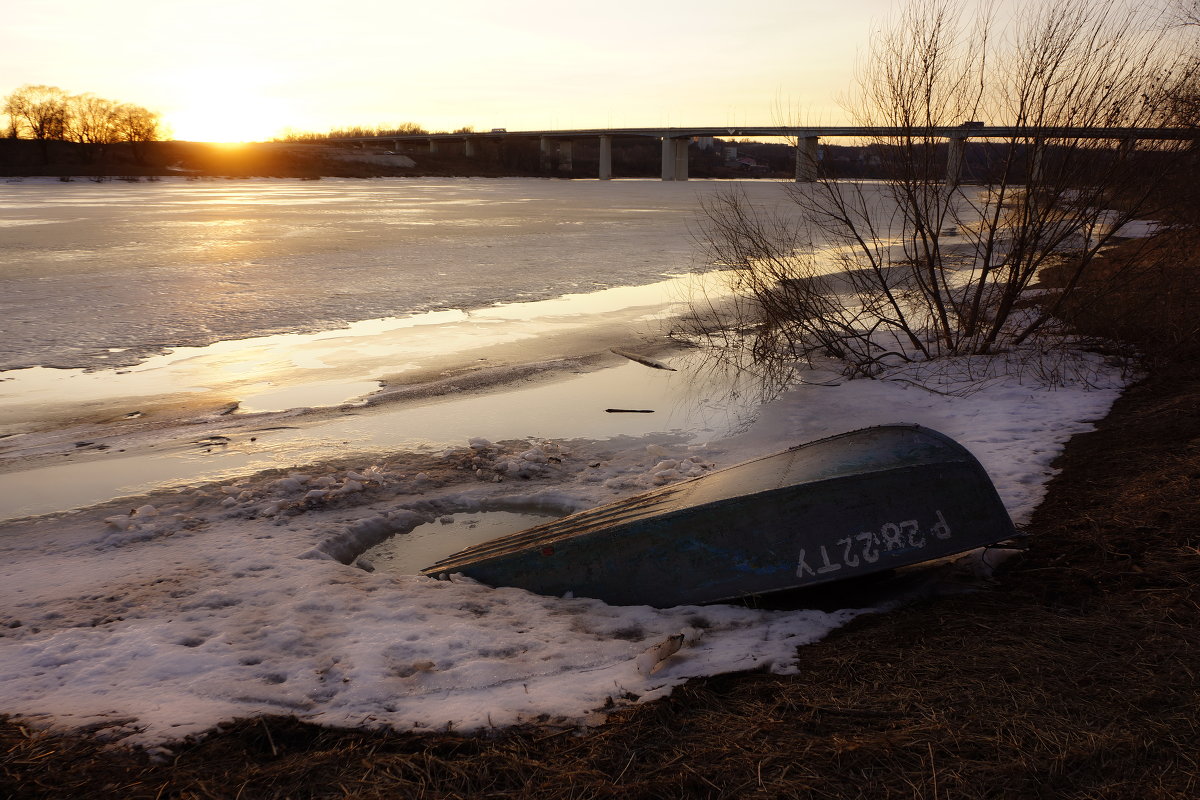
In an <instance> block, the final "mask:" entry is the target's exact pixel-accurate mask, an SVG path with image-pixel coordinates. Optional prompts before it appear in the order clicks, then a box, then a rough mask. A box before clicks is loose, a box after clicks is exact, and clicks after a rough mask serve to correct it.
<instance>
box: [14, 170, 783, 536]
mask: <svg viewBox="0 0 1200 800" xmlns="http://www.w3.org/2000/svg"><path fill="white" fill-rule="evenodd" d="M729 186H730V184H728V183H724V182H689V183H663V182H661V181H638V180H633V181H611V182H589V181H552V180H530V179H514V180H466V179H450V180H443V179H420V180H373V181H356V180H321V181H296V180H250V181H247V180H238V181H225V180H209V181H187V180H170V181H158V182H143V183H119V182H115V183H104V184H96V183H92V182H87V181H77V182H73V183H62V182H59V181H49V180H31V181H23V182H15V183H7V184H3V185H0V236H2V237H3V240H4V247H3V248H2V249H0V285H2V286H3V292H2V294H0V369H3V370H4V371H3V372H0V436H2V437H3V438H0V480H3V481H4V482H5V483H6V484H7V487H8V491H6V492H5V493H4V496H5V499H4V500H2V501H0V518H4V517H6V516H12V515H14V514H24V513H43V512H46V511H55V510H61V509H63V508H70V507H74V506H76V505H78V504H85V503H94V502H98V501H101V500H105V499H108V498H110V497H116V496H121V495H123V494H136V493H139V492H141V491H143V490H145V489H147V488H151V487H154V486H160V485H169V484H172V483H182V482H186V481H195V480H200V479H212V478H214V477H220V476H228V475H231V474H236V473H238V472H245V471H253V470H260V469H265V468H270V467H275V466H280V465H281V464H302V463H308V462H311V461H317V460H322V459H324V458H331V457H335V456H340V455H345V454H347V453H351V452H358V451H379V450H382V449H389V448H419V447H421V446H438V445H444V444H447V443H451V442H459V443H461V441H464V440H465V439H466V438H467V437H469V436H472V435H485V436H491V437H529V436H535V437H537V436H540V437H577V436H588V437H609V436H616V435H622V434H628V435H643V434H646V433H650V432H656V431H669V432H675V433H685V434H688V435H692V436H696V435H705V436H713V435H717V434H719V433H722V432H727V431H728V430H729V429H731V427H736V425H737V424H739V423H740V422H741V421H744V420H745V419H746V417H747V416H748V415H749V414H751V413H752V403H751V402H750V398H748V397H745V396H741V397H740V399H737V400H735V401H732V402H731V396H732V395H731V392H730V390H729V386H728V384H727V383H726V382H725V381H724V378H723V377H720V376H718V377H715V378H714V376H712V375H709V374H707V373H705V374H703V375H700V377H697V376H698V374H699V373H698V369H697V365H696V364H695V363H692V362H688V364H687V366H688V368H687V369H683V370H681V371H680V372H667V371H658V370H649V369H646V368H645V367H642V366H640V365H635V364H633V363H632V362H628V361H625V360H623V359H622V358H620V357H619V356H615V355H613V354H612V353H611V352H609V351H610V348H613V347H617V348H618V349H631V348H632V349H635V350H641V351H643V352H646V351H649V352H651V353H653V352H656V351H658V350H659V349H660V348H661V346H662V342H661V337H662V333H663V328H664V324H663V322H664V320H668V321H669V320H671V319H672V318H673V317H674V315H677V314H679V313H683V312H685V311H686V310H687V300H688V293H689V291H691V287H690V285H689V284H690V283H691V281H692V280H693V279H691V278H685V277H681V276H683V275H685V274H687V273H689V272H692V271H693V270H695V268H696V267H697V266H698V265H696V264H695V263H694V258H695V255H694V254H695V251H696V247H695V242H694V240H693V236H694V235H695V231H696V223H697V220H698V215H699V213H700V206H701V203H702V202H703V198H705V197H706V196H712V195H713V194H714V193H716V192H719V191H723V190H725V189H727V188H729ZM737 186H738V188H739V189H740V190H742V191H745V192H747V193H748V194H749V195H750V196H751V197H753V198H754V199H755V201H756V202H759V203H763V204H776V203H779V202H780V201H781V200H782V199H783V195H782V193H781V192H780V187H779V186H778V185H776V184H772V183H768V182H744V183H739V184H737ZM663 355H664V357H665V358H668V359H670V358H682V356H680V355H676V356H671V355H670V354H669V353H664V354H663ZM685 360H686V359H685ZM681 363H682V362H681ZM596 370H602V371H603V374H602V375H595V374H594V373H595V371H596ZM547 376H552V377H554V378H556V379H557V380H555V381H551V383H553V384H554V385H553V386H550V385H547V381H546V380H545V378H546V377H547ZM535 379H536V380H535ZM532 383H537V384H538V385H537V386H533V385H531V384H532ZM498 387H502V388H503V389H504V391H497V389H498ZM484 389H488V390H489V391H490V394H488V395H486V396H481V394H480V392H481V391H482V390H484ZM466 390H477V391H474V392H469V391H466ZM580 398H586V399H587V400H588V402H587V403H586V404H581V403H580V402H579V400H580ZM385 400H391V401H397V400H404V401H405V402H403V403H397V402H390V403H387V402H383V401H385ZM612 406H615V407H636V408H639V409H642V408H646V409H653V410H654V411H655V412H656V413H655V414H653V415H616V414H606V413H604V411H605V409H606V408H607V407H612ZM212 437H221V438H217V439H214V438H212ZM213 442H217V443H218V445H216V446H213V445H212V443H213Z"/></svg>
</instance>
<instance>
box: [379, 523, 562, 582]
mask: <svg viewBox="0 0 1200 800" xmlns="http://www.w3.org/2000/svg"><path fill="white" fill-rule="evenodd" d="M559 516H561V515H559V514H549V513H545V512H543V513H532V512H528V511H479V512H475V513H470V514H466V513H460V514H454V515H452V516H451V517H450V518H449V521H448V522H443V521H442V520H445V519H447V517H445V516H443V517H441V519H439V520H435V521H433V522H428V523H425V524H424V525H418V526H417V527H415V528H413V529H412V531H411V532H409V533H405V534H399V535H396V536H391V537H389V538H388V539H386V540H385V541H383V542H381V543H380V544H377V545H375V546H374V547H372V548H371V549H369V550H367V551H366V552H364V553H363V554H362V557H363V558H364V559H366V560H367V561H370V562H371V564H372V565H373V566H374V567H375V569H376V570H378V571H380V572H386V573H389V574H393V575H415V574H417V573H418V572H420V571H421V570H422V569H424V568H425V567H428V566H430V565H431V564H433V563H434V562H436V561H438V560H439V559H442V558H445V557H446V556H448V555H452V554H454V553H457V552H458V551H459V550H462V549H463V548H464V547H470V546H471V545H475V544H480V543H482V542H486V541H489V540H491V539H495V538H496V537H498V536H504V535H506V534H509V533H516V532H517V531H522V530H525V529H526V528H531V527H533V526H534V525H540V524H541V523H543V522H548V521H549V520H551V519H556V518H557V517H559Z"/></svg>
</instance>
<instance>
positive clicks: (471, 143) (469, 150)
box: [463, 138, 476, 158]
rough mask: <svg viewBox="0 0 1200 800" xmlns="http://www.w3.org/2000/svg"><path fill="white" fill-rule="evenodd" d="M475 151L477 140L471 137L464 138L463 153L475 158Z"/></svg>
mask: <svg viewBox="0 0 1200 800" xmlns="http://www.w3.org/2000/svg"><path fill="white" fill-rule="evenodd" d="M475 153H476V150H475V140H474V139H471V138H467V139H463V155H464V156H466V157H467V158H474V157H475Z"/></svg>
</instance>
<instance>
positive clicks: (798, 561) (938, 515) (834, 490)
mask: <svg viewBox="0 0 1200 800" xmlns="http://www.w3.org/2000/svg"><path fill="white" fill-rule="evenodd" d="M1013 534H1014V531H1013V527H1012V522H1011V521H1010V519H1009V517H1008V513H1007V512H1006V511H1005V509H1004V506H1003V504H1002V503H1001V501H1000V498H999V496H998V495H997V494H996V490H995V487H994V486H993V485H992V482H991V480H990V479H989V478H988V476H987V473H986V472H985V471H984V469H983V467H982V466H981V465H980V464H979V462H978V461H977V460H976V459H975V457H974V456H972V455H971V454H970V453H969V452H968V451H967V450H966V449H965V448H963V447H962V446H961V445H959V444H958V443H956V442H954V441H953V440H951V439H949V438H948V437H946V436H944V435H942V434H940V433H937V432H936V431H932V430H929V429H928V428H922V427H920V426H916V425H886V426H879V427H875V428H866V429H863V430H859V431H851V432H849V433H844V434H841V435H839V436H833V437H830V438H827V439H821V440H819V441H815V442H810V443H808V444H804V445H799V446H797V447H793V448H791V449H790V450H786V451H784V452H782V453H777V454H775V455H772V456H767V457H765V458H760V459H756V460H754V461H748V462H746V463H744V464H739V465H737V466H734V467H729V468H728V469H724V470H721V471H719V472H714V473H711V474H709V475H706V476H704V477H701V478H696V479H694V480H691V481H686V482H684V483H679V484H675V485H673V486H667V487H664V488H662V489H656V490H654V491H650V492H646V493H644V494H640V495H636V496H634V497H631V498H628V499H626V500H622V501H619V502H616V503H612V504H610V505H607V506H601V507H599V508H595V509H591V510H589V511H584V512H580V513H578V514H572V515H570V516H568V517H563V518H562V519H559V520H555V521H553V522H549V523H546V524H543V525H538V526H536V527H533V528H530V529H528V530H525V531H521V532H519V533H515V534H512V535H509V536H504V537H501V538H499V539H495V540H493V541H491V542H486V543H484V544H481V545H476V546H475V547H471V548H467V549H466V550H463V551H462V552H460V553H456V554H455V555H453V556H450V557H449V558H447V559H443V560H442V561H440V562H438V563H437V564H434V565H433V566H431V567H428V568H427V569H425V570H423V571H424V573H425V574H426V575H432V576H435V577H441V578H445V577H447V576H448V575H450V574H454V573H462V574H464V575H467V576H469V577H471V578H474V579H475V580H478V581H481V582H483V583H486V584H489V585H493V586H519V587H522V588H525V589H528V590H530V591H532V592H537V593H539V594H547V595H563V594H566V593H567V592H571V593H573V594H574V595H575V596H577V597H595V598H599V599H601V600H604V601H605V602H608V603H611V604H614V605H652V606H659V607H669V606H675V605H682V604H693V603H709V602H715V601H720V600H731V599H735V598H740V597H746V596H749V595H755V594H764V593H767V592H775V591H782V590H786V589H796V588H803V587H808V586H816V585H819V584H822V583H828V582H831V581H837V580H844V579H847V578H854V577H860V576H863V575H868V574H871V573H874V572H880V571H883V570H888V569H893V568H896V567H901V566H906V565H909V564H916V563H921V562H923V561H930V560H933V559H937V558H942V557H945V556H949V555H954V554H956V553H962V552H965V551H967V550H972V549H975V548H977V547H981V546H983V545H987V544H993V543H995V542H998V541H1001V540H1003V539H1007V538H1009V537H1011V536H1012V535H1013Z"/></svg>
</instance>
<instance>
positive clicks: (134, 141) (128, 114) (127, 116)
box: [116, 103, 162, 164]
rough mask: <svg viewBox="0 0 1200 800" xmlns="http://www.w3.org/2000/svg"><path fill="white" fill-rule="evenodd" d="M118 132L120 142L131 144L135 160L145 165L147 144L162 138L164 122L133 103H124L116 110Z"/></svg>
mask: <svg viewBox="0 0 1200 800" xmlns="http://www.w3.org/2000/svg"><path fill="white" fill-rule="evenodd" d="M116 132H117V136H118V138H119V139H120V141H123V142H129V144H130V147H131V148H132V151H133V157H134V160H136V161H137V162H138V163H139V164H142V163H145V159H146V155H145V147H144V145H145V144H146V142H154V141H158V140H159V139H161V138H162V122H161V120H160V119H159V116H158V114H156V113H154V112H153V111H150V110H149V109H146V108H143V107H142V106H138V105H134V104H132V103H123V104H122V105H120V106H118V107H117V109H116Z"/></svg>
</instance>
